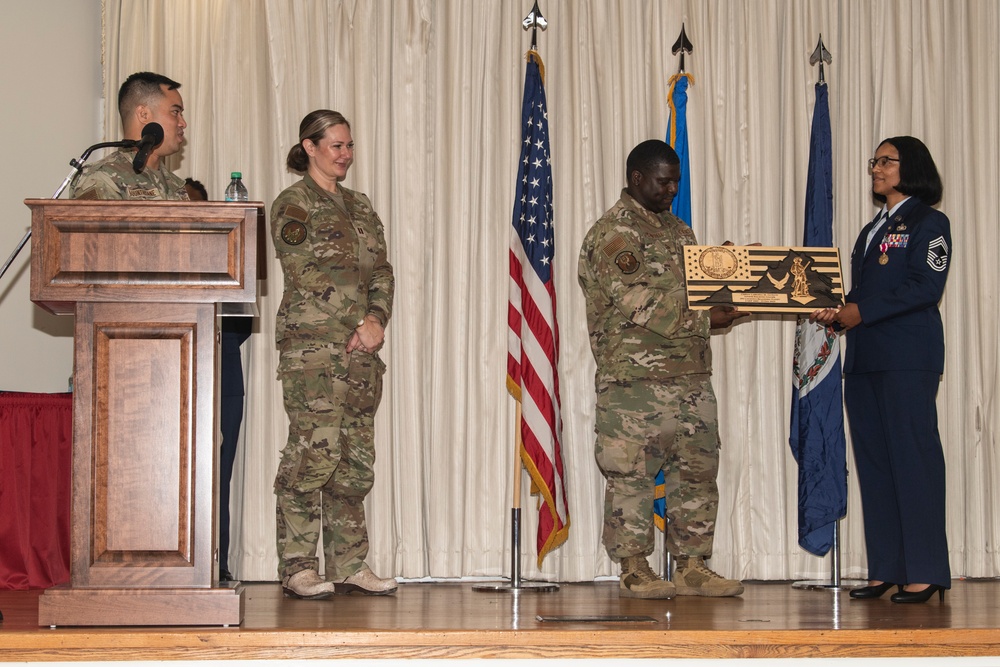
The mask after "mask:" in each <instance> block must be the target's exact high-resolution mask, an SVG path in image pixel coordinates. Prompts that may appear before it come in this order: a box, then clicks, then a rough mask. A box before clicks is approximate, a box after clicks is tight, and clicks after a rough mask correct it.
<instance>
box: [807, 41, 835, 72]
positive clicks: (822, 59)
mask: <svg viewBox="0 0 1000 667" xmlns="http://www.w3.org/2000/svg"><path fill="white" fill-rule="evenodd" d="M816 63H819V82H820V83H826V78H825V76H824V74H823V63H826V64H828V65H831V64H833V56H832V55H831V54H830V52H829V51H827V50H826V47H825V46H824V45H823V33H820V35H819V43H818V44H816V50H815V51H813V52H812V55H811V56H809V64H810V65H815V64H816Z"/></svg>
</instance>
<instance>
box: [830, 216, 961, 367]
mask: <svg viewBox="0 0 1000 667" xmlns="http://www.w3.org/2000/svg"><path fill="white" fill-rule="evenodd" d="M877 219H878V218H877V216H876V220H877ZM876 220H873V221H872V222H870V223H868V224H867V225H865V228H864V229H863V230H861V234H860V236H859V237H858V240H857V242H856V243H855V244H854V252H853V253H852V254H851V291H850V293H849V294H848V295H847V302H848V303H856V304H857V305H858V310H859V311H860V312H861V320H862V323H861V324H859V325H858V326H856V327H854V328H853V329H850V330H849V331H848V332H847V354H846V356H845V358H844V372H845V373H870V372H874V371H889V370H926V371H935V372H938V373H941V372H943V371H944V328H943V326H942V324H941V313H940V311H939V310H938V302H939V301H940V300H941V294H942V292H943V291H944V285H945V280H946V279H947V277H948V269H949V266H950V264H951V262H950V259H951V224H950V223H949V222H948V217H947V216H946V215H945V214H944V213H941V212H940V211H938V210H936V209H933V208H931V207H930V206H927V205H926V204H924V203H923V202H921V201H919V200H918V199H917V198H915V197H911V198H910V199H908V200H906V201H905V202H904V203H903V204H902V205H901V206H900V207H899V209H898V210H897V211H896V213H895V214H893V215H892V216H890V218H889V220H888V221H887V222H886V224H885V225H884V227H883V228H882V230H880V231H879V232H878V234H876V235H875V238H873V239H872V243H871V246H870V247H869V249H868V252H867V253H866V252H865V250H866V248H865V240H866V239H867V238H868V232H869V231H870V230H871V228H872V227H873V226H874V225H875V222H876ZM880 246H882V247H884V251H883V250H882V249H881V248H880ZM883 252H884V253H885V255H886V257H887V258H888V261H886V262H885V263H880V262H879V258H880V257H881V255H882V254H883Z"/></svg>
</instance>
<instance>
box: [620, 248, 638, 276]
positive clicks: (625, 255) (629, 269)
mask: <svg viewBox="0 0 1000 667" xmlns="http://www.w3.org/2000/svg"><path fill="white" fill-rule="evenodd" d="M615 264H616V265H617V266H618V268H619V269H621V272H622V273H624V274H625V275H631V274H633V273H635V272H636V271H638V270H639V260H638V259H636V258H635V253H633V252H632V251H631V250H626V251H625V252H620V253H618V256H617V257H615Z"/></svg>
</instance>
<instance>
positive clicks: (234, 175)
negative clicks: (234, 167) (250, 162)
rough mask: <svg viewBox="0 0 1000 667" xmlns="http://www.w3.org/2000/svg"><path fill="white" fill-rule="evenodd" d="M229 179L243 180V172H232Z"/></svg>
mask: <svg viewBox="0 0 1000 667" xmlns="http://www.w3.org/2000/svg"><path fill="white" fill-rule="evenodd" d="M230 178H243V172H239V171H234V172H233V174H232V176H230Z"/></svg>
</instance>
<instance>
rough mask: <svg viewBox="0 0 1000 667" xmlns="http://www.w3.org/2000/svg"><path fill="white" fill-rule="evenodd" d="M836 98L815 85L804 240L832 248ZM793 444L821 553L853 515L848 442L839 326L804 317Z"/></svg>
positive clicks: (803, 501)
mask: <svg viewBox="0 0 1000 667" xmlns="http://www.w3.org/2000/svg"><path fill="white" fill-rule="evenodd" d="M831 143H832V141H831V137H830V103H829V100H828V99H827V87H826V84H825V83H817V84H816V107H815V108H814V109H813V121H812V135H811V138H810V141H809V176H808V178H807V180H806V211H805V234H804V238H803V241H804V243H803V245H805V246H813V247H820V246H822V247H832V246H833V160H832V156H831V154H832V149H831ZM792 375H793V378H792V417H791V430H790V432H789V444H790V445H791V446H792V455H793V456H794V457H795V460H796V462H797V463H798V464H799V546H801V547H802V548H803V549H805V550H806V551H808V552H809V553H811V554H814V555H816V556H823V555H825V554H826V552H827V551H829V550H830V547H831V546H832V545H833V535H834V531H835V530H836V526H837V520H838V519H841V518H842V517H844V515H846V514H847V442H846V439H845V437H844V410H843V394H842V389H841V374H840V343H839V341H838V340H837V335H836V332H835V331H834V330H833V327H824V326H822V325H820V324H815V323H812V322H809V321H808V320H806V319H804V318H802V319H800V320H799V322H798V325H797V326H796V328H795V358H794V361H793V364H792Z"/></svg>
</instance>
